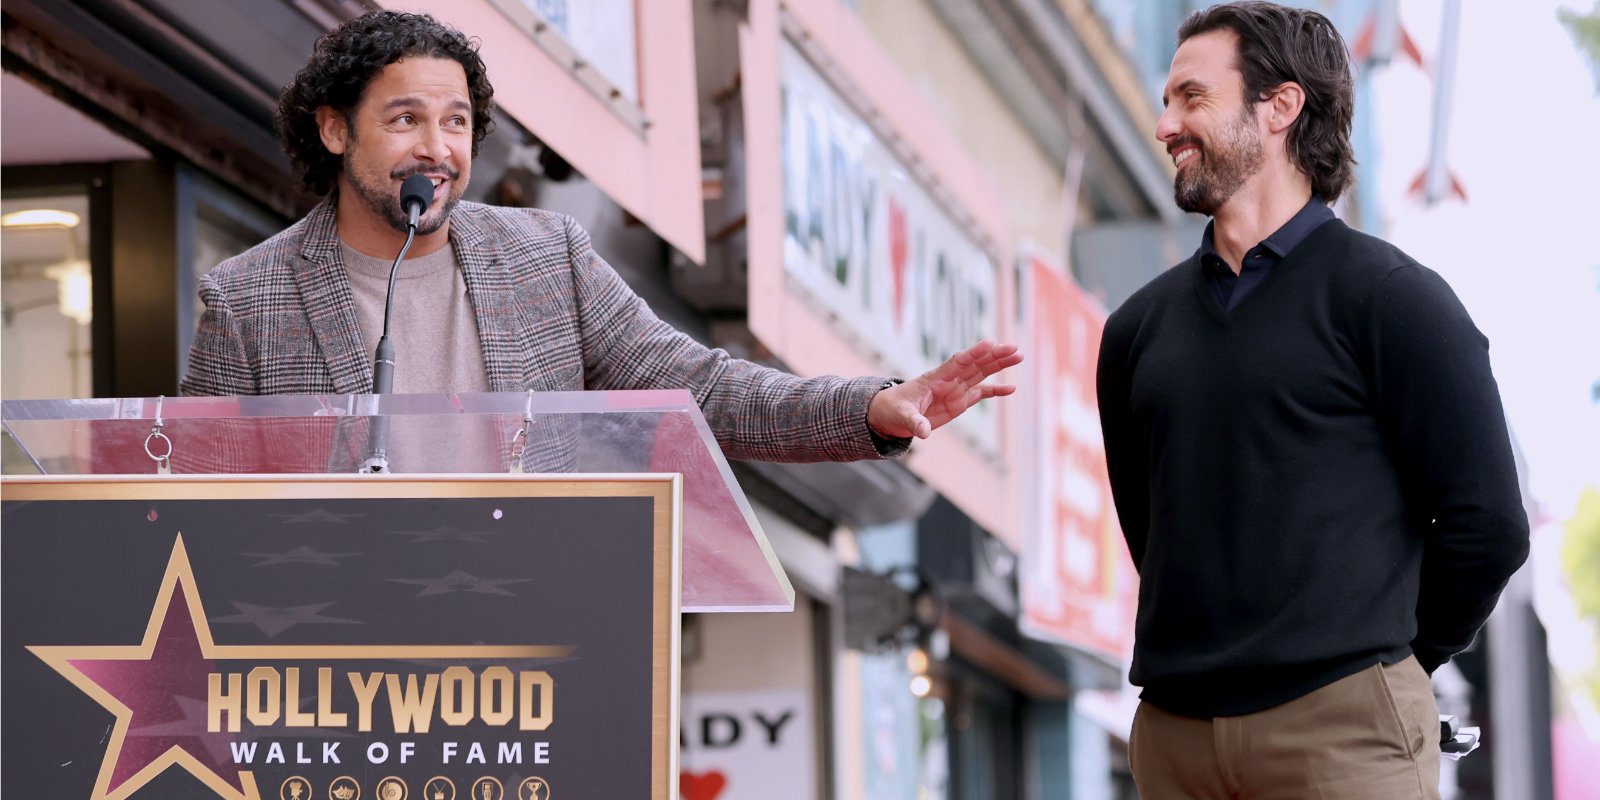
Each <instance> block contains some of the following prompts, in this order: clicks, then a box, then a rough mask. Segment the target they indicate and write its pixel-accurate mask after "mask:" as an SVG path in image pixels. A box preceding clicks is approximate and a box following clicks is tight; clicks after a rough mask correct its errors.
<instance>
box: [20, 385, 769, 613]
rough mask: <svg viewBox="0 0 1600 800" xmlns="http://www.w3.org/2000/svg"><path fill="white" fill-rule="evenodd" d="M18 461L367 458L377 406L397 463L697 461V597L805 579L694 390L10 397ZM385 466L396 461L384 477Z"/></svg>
mask: <svg viewBox="0 0 1600 800" xmlns="http://www.w3.org/2000/svg"><path fill="white" fill-rule="evenodd" d="M0 406H3V414H0V416H3V421H4V428H5V432H6V434H7V435H6V437H5V443H4V444H5V450H4V461H3V466H4V472H5V474H7V475H16V474H46V475H128V474H134V475H146V474H155V473H157V472H158V471H159V466H160V462H159V461H158V458H160V457H162V456H166V457H167V466H168V468H169V469H170V471H171V473H172V474H173V476H175V477H176V476H181V475H184V474H189V475H264V474H319V473H322V474H326V473H353V472H356V471H357V470H358V468H359V467H360V466H361V464H362V462H363V460H364V459H365V458H366V456H367V454H368V445H369V436H370V431H371V429H372V428H373V427H374V425H373V423H374V421H375V420H381V421H382V422H381V423H380V424H386V425H387V426H388V433H387V440H388V448H387V450H388V458H389V471H390V472H392V473H398V474H450V475H460V474H505V473H507V472H514V471H516V470H517V467H519V466H520V470H521V472H522V473H523V474H528V475H530V476H531V475H538V474H557V475H572V474H589V473H607V474H628V473H663V472H667V473H670V472H677V473H682V475H683V512H682V513H683V525H682V527H683V550H682V561H683V610H684V611H698V612H714V611H777V610H789V609H792V608H793V606H794V589H793V588H792V586H791V585H790V583H789V580H788V578H787V576H786V575H785V574H784V572H783V568H782V567H781V566H780V565H779V563H778V560H777V558H776V556H774V555H773V552H772V548H771V546H770V545H769V544H768V542H767V538H766V535H765V533H764V532H763V531H762V529H761V525H760V523H759V522H758V521H757V519H756V516H755V514H754V512H753V511H752V510H751V508H750V503H749V501H748V499H746V498H745V496H744V492H743V491H742V490H741V489H740V488H739V484H738V482H737V481H736V480H735V479H734V477H733V473H732V472H731V471H730V470H729V468H728V462H727V459H726V458H725V457H724V456H723V454H722V450H721V448H720V447H718V445H717V442H716V439H715V438H714V437H713V436H712V433H711V429H710V427H709V426H707V424H706V421H705V418H704V417H703V416H702V415H701V413H700V408H699V406H698V405H696V403H695V402H694V399H693V398H692V397H691V396H690V395H689V393H688V392H686V391H682V390H673V391H626V392H623V391H618V392H526V393H513V392H500V393H460V394H419V395H382V396H376V395H272V396H261V397H168V398H105V399H85V400H7V401H5V402H4V403H3V404H0ZM372 477H373V479H375V480H382V479H383V478H382V476H376V475H375V476H372Z"/></svg>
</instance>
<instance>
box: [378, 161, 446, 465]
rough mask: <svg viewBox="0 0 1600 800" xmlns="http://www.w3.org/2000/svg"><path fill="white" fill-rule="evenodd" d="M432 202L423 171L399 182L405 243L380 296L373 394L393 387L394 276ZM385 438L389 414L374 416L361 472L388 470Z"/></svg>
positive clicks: (388, 392)
mask: <svg viewBox="0 0 1600 800" xmlns="http://www.w3.org/2000/svg"><path fill="white" fill-rule="evenodd" d="M431 203H433V181H431V180H429V179H428V177H427V176H426V175H422V174H417V175H412V176H411V177H409V178H406V179H405V182H404V183H401V184H400V209H401V210H402V211H404V212H406V243H405V244H404V245H401V247H400V255H397V256H395V257H394V265H393V266H391V267H390V268H389V291H388V292H387V293H386V294H385V295H384V298H383V335H381V336H379V337H378V349H377V352H376V353H374V354H373V360H372V393H373V394H375V395H379V394H390V393H392V392H393V391H394V342H391V341H389V317H390V315H391V314H392V313H393V311H394V280H395V276H396V275H398V274H399V272H400V262H402V261H404V260H406V252H407V251H409V250H410V249H411V241H412V240H413V239H415V238H416V236H417V220H418V219H419V218H421V217H422V212H423V211H426V210H427V208H428V206H429V205H430V204H431ZM388 440H389V418H388V417H384V416H374V417H373V418H372V427H371V429H370V431H369V435H368V437H367V445H368V446H367V460H366V461H363V462H362V464H361V472H368V473H377V472H388V471H389V452H388Z"/></svg>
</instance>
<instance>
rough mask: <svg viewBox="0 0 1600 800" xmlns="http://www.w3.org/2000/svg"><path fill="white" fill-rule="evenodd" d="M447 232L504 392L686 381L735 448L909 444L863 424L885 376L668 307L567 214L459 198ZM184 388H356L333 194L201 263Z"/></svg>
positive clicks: (361, 356)
mask: <svg viewBox="0 0 1600 800" xmlns="http://www.w3.org/2000/svg"><path fill="white" fill-rule="evenodd" d="M450 243H451V244H452V245H453V246H454V248H455V253H456V259H457V261H458V262H459V263H460V265H461V271H462V273H463V275H464V277H465V281H466V286H467V297H468V298H469V300H470V301H471V303H472V310H473V315H474V316H475V317H476V319H477V322H478V337H479V340H480V342H481V343H482V346H483V361H484V366H485V367H486V368H487V369H488V373H489V386H490V388H491V389H492V390H493V391H497V392H524V391H530V390H533V391H576V390H582V389H601V390H604V389H687V390H689V392H690V393H691V394H692V395H693V396H694V398H695V400H696V402H698V403H699V404H700V408H701V410H702V411H703V412H704V413H705V416H706V420H707V422H708V423H709V424H710V426H711V429H712V432H713V433H714V434H715V435H716V437H717V442H718V443H719V444H720V445H721V446H722V448H723V450H724V451H725V452H726V453H727V455H728V456H729V457H731V458H739V459H754V460H763V461H850V460H859V459H869V458H879V457H881V456H883V455H896V454H898V453H899V452H903V451H904V449H905V447H906V446H907V444H908V442H907V441H905V440H898V441H892V442H885V441H884V440H882V439H879V438H877V437H876V436H875V435H873V434H872V432H871V430H870V429H869V428H868V427H867V424H866V419H867V405H868V403H869V402H870V401H871V399H872V396H873V394H875V393H876V392H877V390H878V389H879V387H881V386H882V385H883V383H884V379H883V378H876V377H865V378H856V379H854V380H845V379H843V378H839V377H836V376H831V375H830V376H824V377H820V378H811V379H801V378H798V377H795V376H793V375H789V374H787V373H784V372H779V371H777V370H773V369H768V368H766V367H762V366H759V365H757V364H752V363H750V362H748V361H742V360H740V359H736V358H733V357H732V356H730V355H728V353H727V352H726V351H723V350H720V349H718V350H712V349H707V348H706V347H704V346H702V345H701V344H699V343H698V342H696V341H694V340H693V339H691V338H690V337H689V336H687V335H685V334H683V333H681V332H679V331H677V330H675V329H674V328H672V327H671V326H669V325H667V324H666V323H665V322H662V321H661V320H660V319H659V318H657V317H656V315H655V314H654V313H652V312H651V311H650V308H649V307H648V306H647V305H645V303H644V301H643V300H641V299H639V297H638V296H637V295H635V294H634V293H633V291H632V290H631V289H629V288H628V285H627V284H626V283H625V282H623V280H622V279H621V277H619V276H618V275H617V273H616V272H615V271H614V270H612V269H611V267H610V265H608V264H606V263H605V261H603V260H602V259H601V258H600V257H599V256H597V255H596V254H595V252H594V250H593V249H592V248H591V247H590V244H589V235H588V234H587V233H585V232H584V231H583V229H582V228H580V227H578V225H577V223H575V222H574V221H573V220H572V219H571V218H570V217H567V216H564V215H561V214H554V213H551V212H548V211H540V210H537V209H524V208H501V207H495V206H486V205H480V204H478V203H468V202H462V203H460V204H459V205H457V206H456V209H455V211H454V212H453V213H452V214H451V215H450ZM200 299H201V300H202V301H204V303H205V308H206V310H205V313H204V314H203V315H202V316H201V318H200V328H199V331H198V332H197V334H196V336H195V341H194V346H193V348H192V349H191V350H190V351H189V366H188V371H187V373H186V374H185V375H184V378H183V381H182V383H181V387H180V389H181V391H182V393H183V394H186V395H259V394H360V393H364V392H367V391H369V390H370V387H371V383H372V354H371V353H368V352H367V351H366V347H365V345H364V344H363V343H362V340H361V331H360V329H359V327H358V326H357V322H356V306H355V300H354V298H353V296H352V295H351V290H350V281H349V278H348V277H347V275H346V273H345V267H344V263H343V259H342V257H341V254H340V248H339V239H338V235H337V232H336V230H335V218H334V205H333V202H332V201H331V200H328V201H324V202H323V203H322V204H321V205H319V206H317V207H316V208H315V209H314V210H313V211H312V212H311V213H310V214H308V215H306V217H305V219H302V220H300V221H299V222H297V223H295V224H294V225H292V226H290V227H289V228H287V229H286V230H284V231H283V232H281V233H279V234H277V235H276V236H273V237H272V238H271V239H268V240H267V241H265V242H262V243H261V244H259V245H257V246H255V247H253V248H251V249H250V250H248V251H246V252H245V253H243V254H241V255H238V256H235V257H233V258H230V259H228V260H227V261H224V262H222V264H220V265H218V266H217V268H216V269H214V270H212V271H211V272H210V273H209V274H207V275H206V276H205V277H203V278H201V279H200Z"/></svg>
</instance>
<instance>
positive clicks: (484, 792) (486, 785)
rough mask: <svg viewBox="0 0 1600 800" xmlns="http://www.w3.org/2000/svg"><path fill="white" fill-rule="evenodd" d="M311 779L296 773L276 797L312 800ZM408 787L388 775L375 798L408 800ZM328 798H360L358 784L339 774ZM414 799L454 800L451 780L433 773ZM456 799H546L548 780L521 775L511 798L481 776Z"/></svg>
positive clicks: (492, 780) (496, 781)
mask: <svg viewBox="0 0 1600 800" xmlns="http://www.w3.org/2000/svg"><path fill="white" fill-rule="evenodd" d="M314 792H315V790H314V789H313V788H312V786H311V781H310V780H308V779H306V778H303V777H301V776H299V775H291V776H289V777H288V778H286V779H284V781H283V786H282V787H280V788H279V789H278V797H279V798H280V800H316V797H315V794H314ZM410 797H411V787H410V786H408V785H407V784H406V782H405V780H404V779H402V778H399V777H396V776H394V775H390V776H388V777H386V778H384V779H382V780H380V781H378V786H377V800H410ZM328 798H330V800H361V784H360V783H359V782H358V781H357V780H356V779H355V778H352V777H350V776H348V775H341V776H339V777H337V778H334V779H333V782H332V783H330V784H328ZM418 800H457V797H456V784H455V781H452V780H450V779H449V778H446V777H445V776H443V775H435V776H433V777H432V778H429V779H428V781H427V782H426V783H424V784H423V785H422V796H421V797H420V798H418ZM460 800H550V783H549V782H548V781H546V780H545V779H544V778H524V779H523V781H522V783H520V784H517V793H516V795H515V796H514V797H506V788H505V784H502V783H501V782H500V780H499V779H498V778H493V777H490V776H487V775H485V776H484V777H482V778H479V779H477V780H475V781H473V782H472V788H471V790H470V791H469V792H468V794H467V795H466V796H465V797H462V798H460Z"/></svg>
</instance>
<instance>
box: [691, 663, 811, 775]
mask: <svg viewBox="0 0 1600 800" xmlns="http://www.w3.org/2000/svg"><path fill="white" fill-rule="evenodd" d="M680 708H681V720H682V721H681V724H682V726H683V728H682V735H681V737H680V741H679V755H678V763H679V778H678V793H679V796H680V797H682V798H683V800H813V799H814V798H815V797H816V780H815V774H814V773H815V770H816V764H815V761H814V759H813V757H812V745H811V740H812V721H811V699H810V698H809V697H808V696H807V695H806V693H805V692H803V691H800V690H780V691H760V692H685V693H684V694H683V698H682V701H681V703H680Z"/></svg>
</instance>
